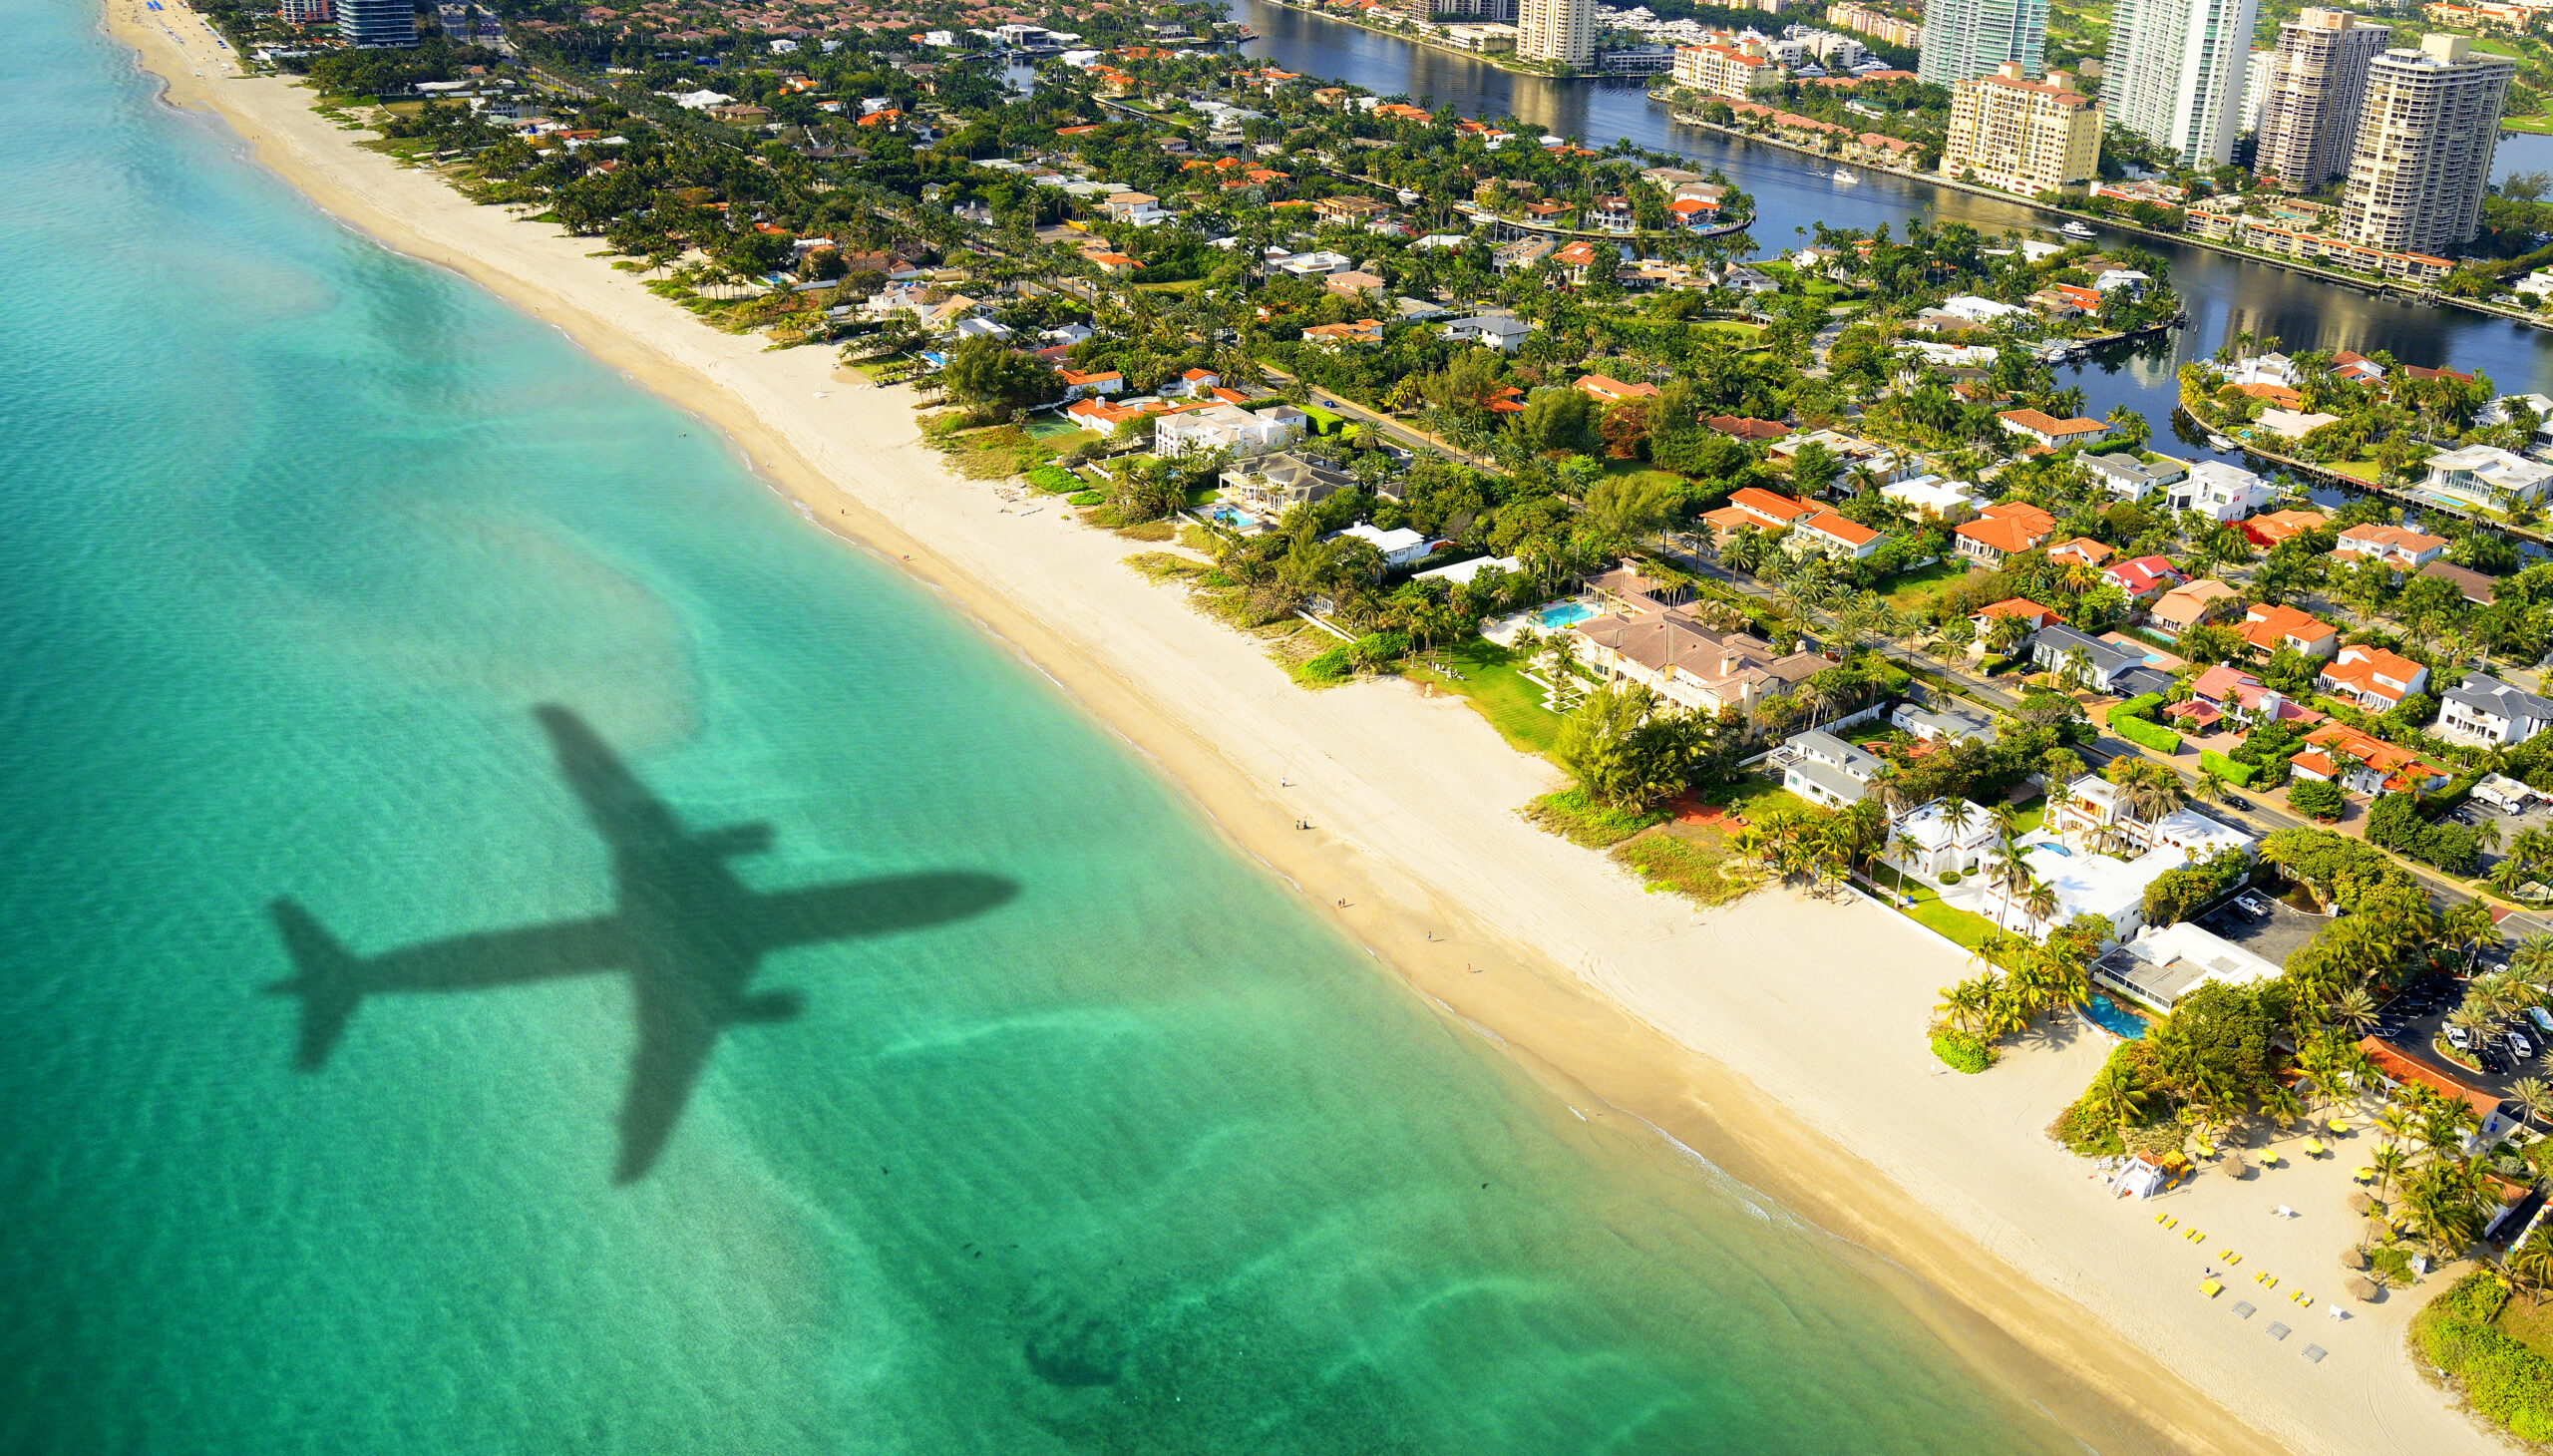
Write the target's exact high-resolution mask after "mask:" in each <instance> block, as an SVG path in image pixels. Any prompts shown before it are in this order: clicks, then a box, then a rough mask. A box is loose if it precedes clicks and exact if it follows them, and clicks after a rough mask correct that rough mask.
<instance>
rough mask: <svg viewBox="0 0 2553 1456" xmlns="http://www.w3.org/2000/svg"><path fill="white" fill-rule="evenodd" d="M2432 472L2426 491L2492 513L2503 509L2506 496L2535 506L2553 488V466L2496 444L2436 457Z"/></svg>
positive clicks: (2423, 485) (2431, 462) (2425, 483)
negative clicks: (2534, 503)
mask: <svg viewBox="0 0 2553 1456" xmlns="http://www.w3.org/2000/svg"><path fill="white" fill-rule="evenodd" d="M2428 469H2429V475H2428V479H2427V480H2424V481H2422V482H2420V488H2421V489H2422V490H2424V491H2426V492H2428V493H2429V494H2430V495H2432V496H2443V497H2445V498H2446V499H2448V500H2450V501H2457V502H2461V503H2463V504H2465V505H2468V506H2479V507H2482V508H2484V509H2485V510H2491V511H2497V510H2499V509H2500V504H2501V498H2502V496H2503V495H2504V494H2507V495H2514V496H2515V497H2516V498H2517V499H2518V500H2520V501H2524V502H2530V503H2532V502H2535V501H2540V500H2542V499H2543V498H2544V493H2545V491H2546V490H2547V489H2553V465H2542V464H2539V463H2537V462H2535V461H2532V460H2529V459H2527V458H2526V457H2525V456H2523V455H2513V454H2511V453H2509V452H2508V451H2505V450H2502V449H2500V448H2499V447H2498V446H2496V445H2468V446H2466V447H2464V448H2463V449H2462V450H2449V451H2445V452H2443V453H2441V454H2437V455H2432V456H2430V457H2429V458H2428Z"/></svg>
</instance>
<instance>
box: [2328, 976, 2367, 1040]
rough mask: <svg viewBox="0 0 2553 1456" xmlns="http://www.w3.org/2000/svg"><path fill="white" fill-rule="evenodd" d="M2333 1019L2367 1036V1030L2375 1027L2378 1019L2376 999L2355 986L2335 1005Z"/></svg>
mask: <svg viewBox="0 0 2553 1456" xmlns="http://www.w3.org/2000/svg"><path fill="white" fill-rule="evenodd" d="M2332 1019H2333V1020H2335V1021H2338V1022H2339V1023H2341V1024H2342V1025H2344V1026H2347V1027H2348V1028H2349V1029H2350V1030H2352V1031H2354V1032H2357V1033H2359V1034H2360V1035H2365V1034H2366V1032H2367V1028H2369V1027H2371V1026H2372V1025H2374V1024H2375V1022H2376V1019H2377V1015H2376V1010H2375V998H2374V997H2373V996H2371V995H2369V994H2368V993H2367V991H2366V989H2365V988H2364V987H2360V986H2353V987H2351V988H2350V989H2349V990H2346V991H2344V992H2342V993H2341V998H2340V1000H2339V1001H2338V1002H2336V1003H2335V1004H2334V1005H2333V1007H2332Z"/></svg>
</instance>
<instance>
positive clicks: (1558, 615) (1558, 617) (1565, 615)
mask: <svg viewBox="0 0 2553 1456" xmlns="http://www.w3.org/2000/svg"><path fill="white" fill-rule="evenodd" d="M1594 615H1596V608H1594V607H1592V606H1589V605H1588V604H1587V603H1585V602H1583V601H1564V602H1562V603H1561V604H1560V605H1558V606H1547V607H1544V608H1543V609H1542V612H1541V617H1542V623H1543V625H1544V626H1547V627H1574V626H1576V625H1578V624H1579V623H1580V622H1583V621H1585V620H1587V619H1588V618H1589V617H1592V616H1594Z"/></svg>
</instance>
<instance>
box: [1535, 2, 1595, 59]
mask: <svg viewBox="0 0 2553 1456" xmlns="http://www.w3.org/2000/svg"><path fill="white" fill-rule="evenodd" d="M1516 58H1517V59H1518V60H1520V61H1552V62H1556V63H1558V64H1560V65H1563V66H1568V67H1573V68H1575V67H1581V66H1585V65H1588V64H1589V63H1591V62H1593V61H1594V60H1595V59H1596V0H1518V3H1517V6H1516Z"/></svg>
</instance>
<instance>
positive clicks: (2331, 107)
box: [2252, 10, 2393, 192]
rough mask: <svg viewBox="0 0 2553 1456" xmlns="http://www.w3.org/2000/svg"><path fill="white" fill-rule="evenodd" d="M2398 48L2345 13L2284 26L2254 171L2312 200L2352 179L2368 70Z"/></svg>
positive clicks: (2264, 99)
mask: <svg viewBox="0 0 2553 1456" xmlns="http://www.w3.org/2000/svg"><path fill="white" fill-rule="evenodd" d="M2392 43H2393V32H2392V30H2391V29H2390V28H2388V27H2386V26H2383V25H2377V24H2371V23H2369V22H2367V21H2363V20H2360V19H2359V18H2357V17H2356V16H2354V15H2352V14H2350V13H2349V12H2348V11H2346V10H2308V11H2305V12H2304V13H2302V14H2300V15H2298V16H2297V17H2296V18H2295V19H2294V20H2289V21H2282V22H2280V24H2279V28H2278V49H2277V50H2276V51H2273V52H2271V56H2272V60H2271V61H2270V68H2269V76H2268V78H2267V79H2266V82H2265V83H2264V86H2263V90H2262V95H2261V122H2260V146H2259V152H2258V154H2257V156H2256V157H2255V159H2254V161H2253V163H2252V170H2253V171H2254V172H2255V173H2257V174H2259V175H2260V176H2262V177H2275V178H2277V179H2278V180H2279V183H2280V184H2281V185H2282V186H2284V187H2286V188H2287V190H2289V191H2291V192H2310V191H2312V190H2314V189H2315V188H2316V187H2319V186H2321V185H2322V184H2323V183H2325V182H2330V181H2331V180H2332V179H2334V178H2336V177H2340V176H2343V175H2344V174H2346V173H2348V171H2349V170H2350V144H2351V143H2352V142H2353V141H2354V140H2355V139H2356V137H2357V135H2358V118H2359V107H2360V106H2361V104H2362V103H2364V102H2365V101H2366V99H2367V70H2368V67H2369V66H2371V65H2372V64H2373V63H2374V61H2375V58H2376V57H2377V56H2379V55H2381V54H2383V52H2384V48H2385V47H2386V46H2389V45H2391V44H2392Z"/></svg>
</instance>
